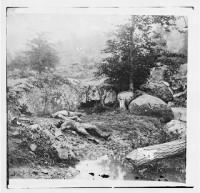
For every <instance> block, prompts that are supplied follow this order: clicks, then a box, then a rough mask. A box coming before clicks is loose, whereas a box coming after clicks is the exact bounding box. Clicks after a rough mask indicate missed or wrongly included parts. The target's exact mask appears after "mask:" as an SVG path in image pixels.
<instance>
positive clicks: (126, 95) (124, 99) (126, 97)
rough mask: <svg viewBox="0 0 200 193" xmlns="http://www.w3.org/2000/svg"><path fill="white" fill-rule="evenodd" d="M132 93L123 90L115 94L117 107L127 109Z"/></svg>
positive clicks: (132, 96)
mask: <svg viewBox="0 0 200 193" xmlns="http://www.w3.org/2000/svg"><path fill="white" fill-rule="evenodd" d="M133 98H134V93H133V92H132V91H123V92H120V93H119V94H118V95H117V100H118V102H119V108H120V109H122V110H127V106H128V104H129V103H130V102H131V101H132V100H133Z"/></svg>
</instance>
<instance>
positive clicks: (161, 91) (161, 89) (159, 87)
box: [140, 81, 173, 102]
mask: <svg viewBox="0 0 200 193" xmlns="http://www.w3.org/2000/svg"><path fill="white" fill-rule="evenodd" d="M140 89H141V90H142V91H145V92H146V93H148V94H150V95H153V96H156V97H159V98H161V99H162V100H164V101H165V102H168V101H172V100H173V91H172V90H171V88H170V87H169V84H168V83H167V82H164V81H159V82H158V81H157V82H152V81H148V82H147V83H145V84H143V85H141V87H140Z"/></svg>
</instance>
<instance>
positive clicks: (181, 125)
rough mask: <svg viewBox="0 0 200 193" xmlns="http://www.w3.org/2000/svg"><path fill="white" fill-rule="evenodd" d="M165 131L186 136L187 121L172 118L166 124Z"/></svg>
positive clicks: (178, 135)
mask: <svg viewBox="0 0 200 193" xmlns="http://www.w3.org/2000/svg"><path fill="white" fill-rule="evenodd" d="M164 131H165V132H166V133H168V134H169V135H177V137H184V136H185V135H186V123H185V122H182V121H179V120H171V121H170V122H168V123H167V124H166V125H165V126H164Z"/></svg>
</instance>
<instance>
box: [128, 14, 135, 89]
mask: <svg viewBox="0 0 200 193" xmlns="http://www.w3.org/2000/svg"><path fill="white" fill-rule="evenodd" d="M134 31H135V16H134V15H133V16H132V26H131V31H130V40H131V44H130V74H129V90H130V91H132V92H134V83H133V71H134V64H133V63H134V54H133V53H134V50H135V46H134V42H133V37H134Z"/></svg>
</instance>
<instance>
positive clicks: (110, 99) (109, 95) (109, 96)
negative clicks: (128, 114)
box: [104, 89, 117, 105]
mask: <svg viewBox="0 0 200 193" xmlns="http://www.w3.org/2000/svg"><path fill="white" fill-rule="evenodd" d="M116 100H117V94H116V92H115V91H114V90H112V89H110V90H108V91H106V93H105V100H104V103H105V104H106V105H107V104H114V103H115V102H116Z"/></svg>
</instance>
